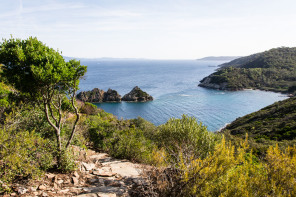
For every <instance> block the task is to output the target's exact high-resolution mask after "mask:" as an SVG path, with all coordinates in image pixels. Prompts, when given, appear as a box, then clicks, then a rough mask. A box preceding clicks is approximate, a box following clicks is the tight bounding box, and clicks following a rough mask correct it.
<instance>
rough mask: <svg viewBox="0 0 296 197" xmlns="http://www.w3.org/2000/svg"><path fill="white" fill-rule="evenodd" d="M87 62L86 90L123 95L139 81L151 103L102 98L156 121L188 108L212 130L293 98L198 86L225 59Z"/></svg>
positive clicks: (107, 106) (116, 110) (115, 109)
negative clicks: (116, 92) (115, 101)
mask: <svg viewBox="0 0 296 197" xmlns="http://www.w3.org/2000/svg"><path fill="white" fill-rule="evenodd" d="M81 63H82V64H83V65H87V66H88V71H87V73H86V76H85V77H84V79H83V80H81V82H80V85H79V87H80V91H86V90H92V89H93V88H99V89H103V90H105V91H107V89H108V88H111V89H114V90H117V91H118V93H119V94H120V95H121V96H123V95H125V94H126V93H128V92H130V91H131V90H132V88H133V87H134V86H139V87H140V88H141V89H142V90H144V91H146V92H147V93H148V94H150V95H152V96H153V97H154V101H151V102H146V103H129V102H121V103H98V104H96V105H97V106H98V107H99V108H102V109H104V110H105V111H106V112H109V113H112V114H114V115H115V116H117V117H118V118H123V119H132V118H137V117H139V116H140V117H142V118H144V119H146V120H148V121H150V122H152V123H154V124H155V125H160V124H164V123H165V122H167V121H168V120H169V119H170V118H172V117H175V118H180V117H181V116H182V114H187V115H189V116H194V117H196V118H197V119H198V121H201V122H202V123H203V124H204V125H206V126H207V127H208V129H209V130H210V131H217V130H219V129H220V128H221V127H224V126H225V125H226V124H227V123H230V122H232V121H233V120H235V119H236V118H238V117H241V116H244V115H246V114H249V113H251V112H254V111H257V110H259V109H261V108H263V107H265V106H267V105H270V104H272V103H274V102H276V101H279V100H283V99H286V98H287V97H286V96H284V95H282V94H280V93H273V92H266V91H259V90H244V91H237V92H230V91H219V90H211V89H205V88H202V87H198V84H199V81H200V80H201V79H203V78H204V77H206V76H208V75H209V74H211V73H213V72H214V71H215V69H217V68H218V67H217V66H218V65H219V64H222V63H224V62H223V61H206V60H145V59H139V60H116V59H113V60H112V59H111V60H110V59H98V60H82V61H81Z"/></svg>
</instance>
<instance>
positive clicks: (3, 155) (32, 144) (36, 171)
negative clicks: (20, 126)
mask: <svg viewBox="0 0 296 197" xmlns="http://www.w3.org/2000/svg"><path fill="white" fill-rule="evenodd" d="M53 150H54V148H53V146H52V143H51V142H50V141H48V140H45V139H42V138H41V137H40V136H39V135H37V134H36V133H35V132H27V131H22V132H17V133H14V132H11V131H7V130H4V129H0V165H1V166H0V180H1V181H2V182H3V183H6V184H10V183H11V182H12V181H14V180H16V179H26V178H36V177H38V176H39V175H41V174H42V172H43V171H44V170H47V169H49V168H52V167H53V165H54V159H53ZM3 190H4V188H1V185H0V191H3Z"/></svg>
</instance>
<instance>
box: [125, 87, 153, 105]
mask: <svg viewBox="0 0 296 197" xmlns="http://www.w3.org/2000/svg"><path fill="white" fill-rule="evenodd" d="M152 100H153V97H152V96H150V95H149V94H148V93H147V92H144V91H143V90H141V89H140V88H139V87H138V86H136V87H134V88H133V89H132V91H130V92H129V93H128V94H126V95H124V96H123V97H122V101H130V102H147V101H152Z"/></svg>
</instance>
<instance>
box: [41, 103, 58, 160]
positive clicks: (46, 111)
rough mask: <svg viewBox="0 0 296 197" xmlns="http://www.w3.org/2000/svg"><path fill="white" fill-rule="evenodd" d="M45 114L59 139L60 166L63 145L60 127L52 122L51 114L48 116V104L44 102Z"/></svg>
mask: <svg viewBox="0 0 296 197" xmlns="http://www.w3.org/2000/svg"><path fill="white" fill-rule="evenodd" d="M44 112H45V115H46V118H47V121H48V123H49V124H50V125H51V126H52V127H53V128H54V130H55V134H56V137H57V149H58V155H57V161H58V166H59V165H60V163H61V154H62V144H61V130H60V128H59V127H57V126H56V125H54V124H53V123H52V121H51V120H50V117H49V114H48V104H47V102H44Z"/></svg>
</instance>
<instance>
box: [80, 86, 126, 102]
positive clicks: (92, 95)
mask: <svg viewBox="0 0 296 197" xmlns="http://www.w3.org/2000/svg"><path fill="white" fill-rule="evenodd" d="M77 99H79V100H81V101H83V102H90V103H101V102H120V101H121V96H120V95H119V94H118V92H117V91H116V90H112V89H108V91H107V92H104V90H100V89H99V88H94V89H93V90H91V91H82V92H80V93H79V94H77Z"/></svg>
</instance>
